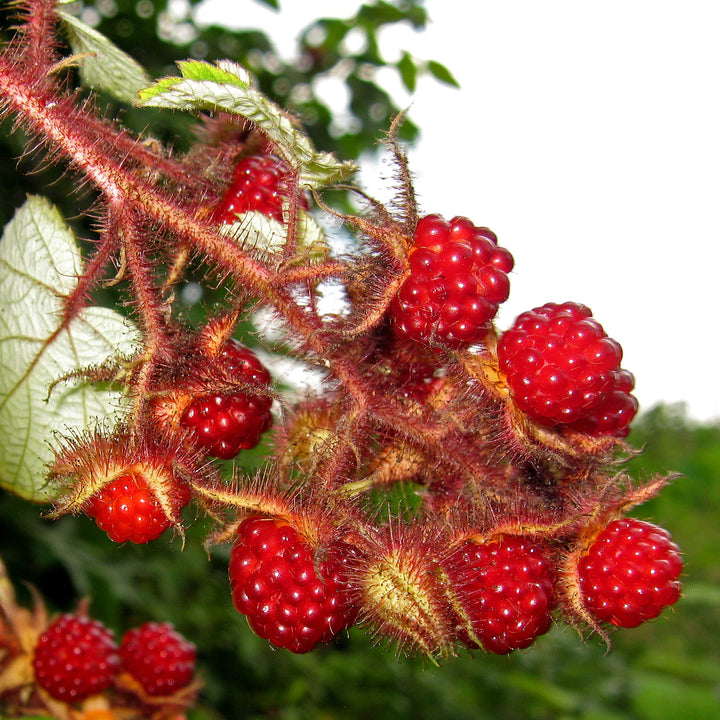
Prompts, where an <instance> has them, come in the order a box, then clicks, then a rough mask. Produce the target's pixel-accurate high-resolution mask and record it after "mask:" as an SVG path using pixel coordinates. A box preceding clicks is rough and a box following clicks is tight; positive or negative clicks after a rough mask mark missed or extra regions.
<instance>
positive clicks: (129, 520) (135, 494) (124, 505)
mask: <svg viewBox="0 0 720 720" xmlns="http://www.w3.org/2000/svg"><path fill="white" fill-rule="evenodd" d="M189 500H190V494H189V492H188V490H187V488H186V487H185V486H184V485H180V484H179V483H178V484H177V486H176V488H175V491H174V493H173V494H172V497H170V499H169V502H170V503H171V504H172V505H173V507H172V511H173V513H174V514H177V513H178V512H180V510H181V509H182V508H183V507H185V505H187V503H188V501H189ZM85 512H86V513H87V514H88V515H89V516H90V517H93V518H95V522H96V523H97V526H98V527H99V528H100V529H101V530H104V531H105V532H106V533H107V534H108V537H109V538H110V539H111V540H114V541H115V542H118V543H123V542H128V541H129V542H134V543H138V544H142V543H146V542H150V540H155V538H157V537H159V536H160V535H161V534H162V533H163V531H165V530H167V528H169V527H170V525H171V524H172V518H171V517H169V516H168V513H167V511H166V510H165V509H164V508H163V506H162V505H161V503H160V501H159V499H158V497H157V496H156V495H155V493H153V492H152V490H151V489H150V487H149V486H148V484H147V483H146V482H145V480H143V478H142V477H141V476H140V475H138V474H135V473H125V474H124V475H120V476H119V477H118V478H116V479H115V480H113V481H112V482H110V483H108V484H107V485H105V486H104V487H103V488H102V490H100V492H98V493H96V494H95V495H94V496H93V497H92V498H91V499H90V501H89V502H88V504H87V506H86V508H85Z"/></svg>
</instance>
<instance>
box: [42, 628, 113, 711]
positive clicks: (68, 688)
mask: <svg viewBox="0 0 720 720" xmlns="http://www.w3.org/2000/svg"><path fill="white" fill-rule="evenodd" d="M119 666H120V658H119V657H118V655H117V647H116V646H115V642H114V640H113V634H112V632H111V631H110V630H108V629H107V628H106V627H105V626H104V625H103V624H102V623H100V622H98V621H97V620H91V619H90V618H88V617H85V616H84V615H70V614H66V615H61V616H60V617H59V618H57V619H56V620H55V621H54V622H53V623H51V624H50V626H49V627H48V628H47V629H46V630H45V632H44V633H43V634H42V635H40V638H39V639H38V642H37V645H36V646H35V654H34V656H33V669H34V671H35V680H36V681H37V683H38V685H40V686H41V687H42V688H44V689H45V690H47V692H48V693H49V694H50V695H51V696H52V697H54V698H55V699H56V700H62V701H63V702H68V703H71V702H75V701H76V700H82V699H84V698H86V697H88V696H90V695H95V694H96V693H100V692H103V690H106V689H107V688H109V687H110V685H112V682H113V678H114V676H115V674H116V673H117V671H118V668H119Z"/></svg>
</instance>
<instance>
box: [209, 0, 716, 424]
mask: <svg viewBox="0 0 720 720" xmlns="http://www.w3.org/2000/svg"><path fill="white" fill-rule="evenodd" d="M357 5H358V2H356V1H355V0H317V1H314V2H311V3H307V2H302V3H300V2H296V1H294V0H285V1H284V2H281V7H282V12H281V13H280V14H277V13H274V12H272V11H270V10H266V9H265V8H264V7H263V6H262V5H260V4H258V3H256V2H254V1H253V0H208V1H207V3H206V6H205V8H204V9H203V10H202V12H201V14H200V15H199V19H201V20H203V21H208V22H209V21H211V20H214V21H217V22H224V23H225V24H228V25H230V26H235V27H241V26H243V27H260V28H262V29H263V30H265V31H266V32H268V33H269V34H270V35H271V37H273V38H274V39H275V41H276V44H277V46H278V49H279V50H280V52H282V53H283V54H286V55H290V54H292V52H293V47H294V44H293V38H294V36H295V34H296V33H297V32H298V31H299V30H300V29H301V28H303V27H304V26H305V25H307V24H308V23H309V22H310V21H311V20H312V19H313V18H316V17H320V16H323V15H328V16H335V17H345V16H348V15H350V14H351V13H352V12H354V9H355V8H356V7H357ZM426 8H427V11H428V13H429V15H430V18H431V24H430V26H429V27H428V29H427V30H426V31H425V32H423V33H416V32H414V31H413V30H412V29H411V28H410V27H401V28H396V29H391V30H389V31H386V32H385V33H384V34H383V42H382V48H383V51H384V52H385V54H386V57H387V59H390V60H392V59H397V58H398V57H399V56H400V51H401V50H408V51H409V52H411V53H412V54H413V55H414V56H415V57H416V58H419V59H433V60H438V61H440V62H442V63H443V64H445V65H446V66H447V67H448V68H449V69H450V70H451V71H452V72H453V74H454V75H455V77H456V78H457V79H458V81H459V82H460V86H461V87H460V89H459V90H457V89H452V88H448V87H446V86H443V85H440V84H439V83H437V82H436V81H434V80H431V79H429V78H428V79H426V80H422V81H421V82H419V84H418V88H417V90H416V92H415V93H414V95H413V96H412V97H410V96H409V95H408V94H407V93H406V92H405V91H404V90H403V89H402V88H401V85H400V83H399V81H398V80H395V79H394V77H393V76H392V74H391V73H386V74H384V75H382V76H381V80H382V82H383V84H384V85H385V86H386V87H387V88H388V89H390V90H391V91H392V94H393V96H394V97H395V98H396V100H397V102H398V103H399V104H400V105H405V104H407V105H409V106H410V117H411V118H412V119H413V121H414V122H415V123H416V124H417V125H419V127H420V129H421V132H422V137H421V140H420V142H419V144H418V145H417V146H416V148H415V149H413V150H411V151H410V153H409V156H410V163H411V168H412V170H413V172H414V174H415V178H416V189H417V192H418V195H419V199H420V203H421V209H422V212H423V213H431V212H437V213H440V214H443V215H445V216H446V217H448V218H450V217H452V216H453V215H467V216H468V217H469V218H470V219H471V220H473V222H475V224H476V225H486V226H488V227H490V228H492V229H493V230H494V231H495V232H496V233H497V234H498V238H499V243H500V244H501V245H503V246H504V247H506V248H508V249H509V250H510V251H511V252H512V253H513V255H514V257H515V271H514V272H513V274H512V275H511V294H510V300H509V301H508V302H507V303H506V304H505V305H504V306H503V308H502V309H501V313H500V315H499V318H498V322H497V324H498V326H499V327H500V328H501V329H505V328H507V327H508V326H509V325H510V324H512V321H513V319H514V318H515V316H516V315H518V314H519V313H521V312H523V311H524V310H527V309H530V308H532V307H536V306H538V305H542V304H543V303H545V302H549V301H554V302H563V301H565V300H574V301H578V302H583V303H585V304H586V305H588V306H589V307H590V308H591V309H592V310H593V312H594V315H595V317H596V318H597V319H598V321H599V322H601V323H602V325H603V326H604V327H605V330H606V332H607V333H608V335H610V336H611V337H614V338H615V339H616V340H618V341H619V342H620V343H621V344H622V346H623V349H624V351H625V357H624V360H623V366H624V367H625V368H627V369H628V370H630V371H632V372H633V373H634V374H635V377H636V382H637V384H636V392H635V394H636V396H637V397H638V399H639V400H640V403H641V406H642V408H641V409H649V408H650V407H651V406H652V405H654V404H655V403H657V402H660V401H665V402H679V401H685V402H687V404H688V408H689V412H690V414H691V416H692V417H695V418H698V419H702V420H707V419H710V418H720V382H718V380H717V375H718V373H720V368H719V367H718V365H719V362H718V361H719V359H720V340H718V336H719V334H720V328H718V325H720V317H719V313H720V302H719V298H720V291H719V288H718V286H719V285H720V277H719V274H720V249H719V248H720V202H719V199H720V102H719V94H720V43H719V42H718V40H717V37H718V32H719V31H720V3H717V2H716V1H714V0H707V1H705V2H700V1H695V0H686V1H685V2H683V3H679V2H669V1H664V0H654V1H652V0H606V1H605V2H603V3H598V2H590V1H589V0H564V1H558V0H544V1H543V2H537V0H522V1H521V0H505V1H504V2H497V1H493V0H473V1H472V2H465V1H464V0H427V2H426ZM387 174H388V165H387V163H381V164H380V165H379V166H377V165H373V166H370V165H368V166H366V167H365V168H364V170H363V172H362V175H361V181H362V182H363V184H364V185H365V187H366V188H367V189H368V190H369V191H370V192H371V194H374V195H375V196H376V197H378V199H380V200H383V199H387V196H386V195H385V197H383V193H385V192H386V191H387V185H386V184H385V183H383V182H382V179H383V176H386V175H387Z"/></svg>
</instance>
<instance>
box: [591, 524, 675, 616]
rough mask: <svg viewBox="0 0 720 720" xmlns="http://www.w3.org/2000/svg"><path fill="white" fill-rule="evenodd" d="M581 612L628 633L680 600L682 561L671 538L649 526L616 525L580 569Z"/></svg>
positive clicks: (601, 535)
mask: <svg viewBox="0 0 720 720" xmlns="http://www.w3.org/2000/svg"><path fill="white" fill-rule="evenodd" d="M577 571H578V575H579V578H580V593H581V595H582V600H583V603H584V605H585V607H586V608H587V609H588V610H589V611H590V612H591V613H593V615H595V616H596V617H597V618H598V619H599V620H601V621H602V622H608V623H612V624H613V625H617V626H618V627H625V628H631V627H636V626H637V625H640V623H643V622H645V621H646V620H650V619H652V618H654V617H657V616H658V615H659V614H660V613H661V612H662V610H663V608H665V607H667V606H668V605H672V604H673V603H675V602H677V600H678V598H679V597H680V581H679V580H678V578H679V577H680V573H681V572H682V557H681V555H680V550H679V548H678V546H677V545H676V544H675V543H674V542H673V541H672V539H671V537H670V534H669V533H668V532H667V530H664V529H663V528H661V527H658V526H657V525H653V524H652V523H648V522H644V521H642V520H636V519H635V518H624V519H622V520H614V521H613V522H611V523H610V524H609V525H608V526H607V527H605V528H604V529H603V530H602V531H601V532H600V533H599V534H598V535H597V536H596V537H595V539H594V541H593V542H592V544H591V545H590V546H589V547H588V549H587V552H586V553H584V554H583V555H582V556H581V558H580V560H579V563H578V570H577Z"/></svg>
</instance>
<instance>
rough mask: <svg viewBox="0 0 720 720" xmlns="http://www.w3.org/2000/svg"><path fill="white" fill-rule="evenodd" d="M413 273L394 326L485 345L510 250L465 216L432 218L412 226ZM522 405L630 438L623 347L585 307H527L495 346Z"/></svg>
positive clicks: (629, 383)
mask: <svg viewBox="0 0 720 720" xmlns="http://www.w3.org/2000/svg"><path fill="white" fill-rule="evenodd" d="M408 265H409V272H408V276H407V278H406V279H405V280H404V282H403V283H402V285H401V287H400V289H399V291H398V293H397V295H396V296H395V298H394V299H393V301H392V303H391V305H390V310H389V314H390V319H391V322H392V325H393V328H394V330H395V332H396V333H397V334H398V335H399V336H401V337H404V338H409V339H411V340H413V341H415V342H418V343H421V344H425V345H430V346H433V345H435V346H440V347H443V346H444V347H467V346H469V345H473V344H477V343H481V342H482V341H483V340H484V339H485V337H486V335H487V334H488V332H489V331H490V329H491V328H492V321H493V319H494V317H495V315H496V313H497V310H498V306H499V305H500V304H501V303H503V302H504V301H505V300H507V298H508V295H509V292H510V283H509V280H508V277H507V275H508V273H509V272H510V271H511V270H512V269H513V265H514V261H513V257H512V255H511V254H510V253H509V252H508V251H507V250H506V249H505V248H502V247H499V246H498V245H497V237H496V236H495V234H494V233H493V232H492V231H491V230H488V229H487V228H484V227H475V225H473V223H472V222H471V221H470V220H468V219H467V218H464V217H455V218H453V219H452V220H450V221H449V222H448V221H446V220H444V219H443V218H441V217H440V216H438V215H427V216H425V217H423V218H421V219H420V221H419V222H418V223H417V226H416V228H415V233H414V235H413V239H412V243H411V246H410V250H409V256H408ZM497 353H498V362H499V366H500V369H501V370H502V372H503V373H504V375H505V378H506V381H507V384H508V386H509V388H510V390H511V392H512V394H513V398H514V402H515V404H516V406H517V407H518V408H519V409H520V410H521V411H523V412H525V413H526V414H527V416H528V417H530V418H532V419H533V420H534V421H536V422H538V423H540V424H542V425H546V426H564V427H568V428H570V429H573V430H576V431H578V432H584V433H587V434H590V435H612V436H615V437H624V436H626V435H627V434H628V432H629V424H630V421H631V420H632V418H633V417H634V416H635V414H636V412H637V410H638V404H637V400H636V399H635V398H634V397H633V396H632V395H631V394H630V393H631V391H632V389H633V388H634V386H635V380H634V378H633V376H632V374H631V373H629V372H628V371H627V370H623V369H621V368H620V362H621V361H622V348H621V347H620V345H619V344H618V343H617V342H615V341H614V340H612V339H611V338H608V337H607V335H606V334H605V332H604V330H603V328H602V326H601V325H600V324H599V323H598V322H597V321H596V320H595V319H593V317H592V312H591V311H590V309H589V308H587V307H585V306H584V305H580V304H578V303H571V302H566V303H563V304H561V305H559V304H556V303H547V304H545V305H543V306H542V307H538V308H535V309H534V310H532V311H529V312H526V313H523V314H522V315H520V317H518V318H517V320H516V321H515V323H514V325H513V327H512V328H510V329H509V330H508V331H507V332H505V333H503V334H502V336H501V338H500V341H499V344H498V349H497Z"/></svg>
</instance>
